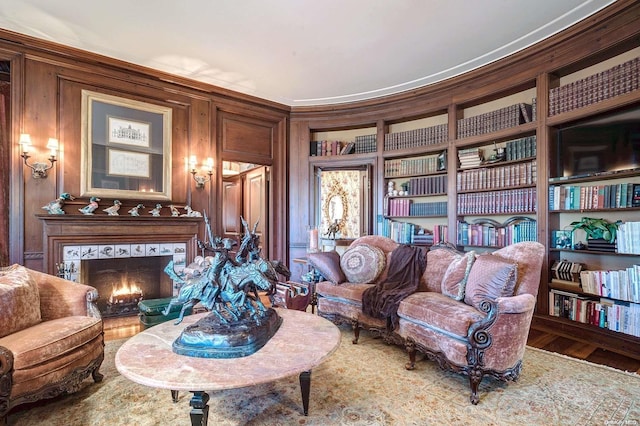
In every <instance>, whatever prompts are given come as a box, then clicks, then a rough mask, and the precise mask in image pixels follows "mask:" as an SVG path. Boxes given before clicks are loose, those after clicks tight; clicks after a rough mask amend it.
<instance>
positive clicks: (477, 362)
mask: <svg viewBox="0 0 640 426" xmlns="http://www.w3.org/2000/svg"><path fill="white" fill-rule="evenodd" d="M397 247H398V244H397V243H395V242H394V241H393V240H391V239H389V238H386V237H381V236H365V237H361V238H358V239H356V240H355V241H354V242H353V243H352V244H351V246H349V248H348V249H347V251H345V252H344V253H343V254H342V255H338V254H337V253H335V252H326V253H310V254H309V262H310V263H311V264H312V265H313V266H314V267H315V268H316V269H317V270H318V271H319V272H320V273H321V274H322V276H323V277H324V278H325V280H324V281H321V282H319V283H318V284H317V285H316V291H317V293H318V312H319V314H320V315H322V316H323V317H325V318H328V319H330V320H332V321H334V322H336V323H340V322H347V323H350V324H351V325H352V326H353V328H354V331H355V337H354V340H353V343H357V342H358V338H359V331H360V329H366V330H369V331H372V332H375V333H378V334H380V335H382V336H383V337H384V338H385V339H387V340H388V341H390V342H393V343H396V344H402V345H405V346H406V348H407V350H408V353H409V362H408V363H407V365H406V368H408V369H413V368H414V364H415V357H416V352H421V353H424V354H425V355H426V356H427V357H428V358H430V359H432V360H435V361H437V362H438V364H439V365H440V367H442V368H445V369H448V370H451V371H454V372H458V373H460V374H464V375H467V376H468V377H469V381H470V387H471V397H470V399H471V402H472V403H473V404H477V403H478V401H479V396H478V386H479V384H480V382H481V381H482V378H483V377H484V376H485V375H489V376H493V377H495V378H497V379H499V380H504V381H508V380H515V379H517V378H518V376H519V375H520V372H521V368H522V358H523V355H524V351H525V346H526V342H527V336H528V334H529V327H530V324H531V319H532V316H533V312H534V308H535V302H536V297H537V293H538V287H539V284H540V272H541V268H542V262H543V257H544V246H543V245H542V244H540V243H537V242H521V243H517V244H513V245H510V246H507V247H504V248H501V249H498V250H496V251H494V252H492V253H486V254H476V253H475V252H473V251H470V252H459V251H457V250H456V249H455V248H453V247H451V246H448V245H440V246H434V247H432V248H431V249H429V250H428V252H427V253H426V256H425V259H426V266H425V268H424V273H423V274H422V276H421V278H420V282H419V285H418V289H417V291H415V292H413V293H412V294H410V295H408V296H407V297H405V298H404V299H402V301H401V302H400V303H399V306H398V308H397V316H398V317H399V321H397V323H395V324H394V323H393V322H392V321H391V320H390V318H388V317H376V316H375V315H374V316H371V315H366V314H365V313H364V312H363V293H364V292H365V291H366V290H367V289H368V288H370V287H373V286H376V285H378V286H380V285H382V284H383V283H384V282H385V279H386V276H387V273H388V271H389V267H390V265H391V264H392V263H393V262H394V260H393V253H394V251H395V249H396V248H397Z"/></svg>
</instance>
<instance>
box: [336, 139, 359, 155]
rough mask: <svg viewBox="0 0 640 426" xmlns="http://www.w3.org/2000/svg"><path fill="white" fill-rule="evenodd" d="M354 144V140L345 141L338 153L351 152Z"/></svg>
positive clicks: (345, 153)
mask: <svg viewBox="0 0 640 426" xmlns="http://www.w3.org/2000/svg"><path fill="white" fill-rule="evenodd" d="M355 146H356V144H355V142H347V143H346V144H345V145H344V147H342V150H340V155H347V154H351V153H352V152H353V150H354V149H355Z"/></svg>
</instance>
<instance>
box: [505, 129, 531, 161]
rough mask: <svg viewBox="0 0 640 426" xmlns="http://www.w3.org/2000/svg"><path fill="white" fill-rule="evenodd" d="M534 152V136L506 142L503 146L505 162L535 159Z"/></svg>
mask: <svg viewBox="0 0 640 426" xmlns="http://www.w3.org/2000/svg"><path fill="white" fill-rule="evenodd" d="M536 151H537V149H536V135H533V136H525V137H524V138H520V139H515V140H512V141H507V143H506V145H505V161H515V160H522V159H524V158H531V157H535V156H536Z"/></svg>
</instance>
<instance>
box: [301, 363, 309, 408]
mask: <svg viewBox="0 0 640 426" xmlns="http://www.w3.org/2000/svg"><path fill="white" fill-rule="evenodd" d="M310 390H311V370H309V371H303V372H302V373H300V392H301V393H302V409H303V410H304V415H305V416H308V415H309V392H310Z"/></svg>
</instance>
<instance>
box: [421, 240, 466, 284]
mask: <svg viewBox="0 0 640 426" xmlns="http://www.w3.org/2000/svg"><path fill="white" fill-rule="evenodd" d="M463 256H464V252H462V251H459V250H457V249H456V248H455V247H454V246H452V245H450V244H438V245H435V246H431V248H430V249H429V251H428V252H427V267H426V269H425V271H424V274H422V277H420V285H419V287H418V291H434V292H436V293H441V292H442V281H443V280H444V275H445V273H446V272H447V269H448V268H449V266H450V265H451V264H452V263H454V262H456V261H459V260H460V259H461V258H462V257H463Z"/></svg>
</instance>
